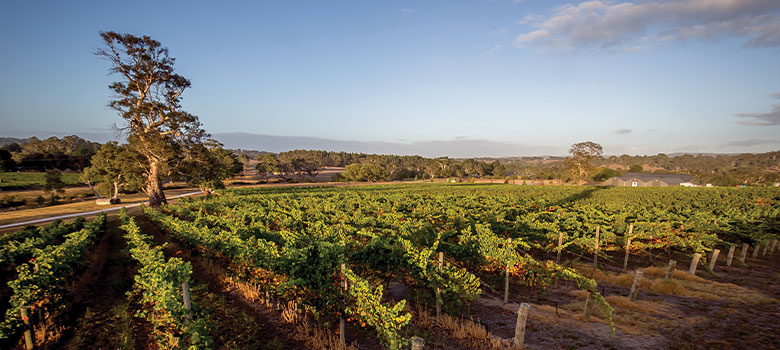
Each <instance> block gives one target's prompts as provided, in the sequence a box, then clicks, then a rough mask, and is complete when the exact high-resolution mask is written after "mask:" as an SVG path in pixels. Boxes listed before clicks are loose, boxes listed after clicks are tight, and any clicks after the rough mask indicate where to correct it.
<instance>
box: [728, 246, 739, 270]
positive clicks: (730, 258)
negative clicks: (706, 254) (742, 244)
mask: <svg viewBox="0 0 780 350" xmlns="http://www.w3.org/2000/svg"><path fill="white" fill-rule="evenodd" d="M736 248H737V246H735V245H733V244H732V245H731V248H729V253H728V255H726V266H731V261H732V260H734V250H735V249H736Z"/></svg>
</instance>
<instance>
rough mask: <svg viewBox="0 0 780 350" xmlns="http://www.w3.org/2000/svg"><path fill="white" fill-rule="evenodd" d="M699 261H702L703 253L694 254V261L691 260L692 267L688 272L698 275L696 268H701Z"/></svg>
mask: <svg viewBox="0 0 780 350" xmlns="http://www.w3.org/2000/svg"><path fill="white" fill-rule="evenodd" d="M699 259H701V253H696V254H693V260H691V267H690V268H689V269H688V272H689V273H690V274H691V275H695V274H696V267H697V266H699Z"/></svg>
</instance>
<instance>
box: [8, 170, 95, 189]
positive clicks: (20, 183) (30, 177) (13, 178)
mask: <svg viewBox="0 0 780 350" xmlns="http://www.w3.org/2000/svg"><path fill="white" fill-rule="evenodd" d="M45 179H46V173H34V172H17V173H13V172H0V190H20V189H33V188H43V184H44V182H45ZM62 182H64V183H65V186H83V185H84V181H81V174H78V173H62Z"/></svg>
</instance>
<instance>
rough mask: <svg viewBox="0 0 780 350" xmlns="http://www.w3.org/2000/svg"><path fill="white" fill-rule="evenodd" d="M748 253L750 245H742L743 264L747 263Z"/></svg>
mask: <svg viewBox="0 0 780 350" xmlns="http://www.w3.org/2000/svg"><path fill="white" fill-rule="evenodd" d="M747 251H748V244H747V243H742V259H741V260H742V262H743V263H744V262H745V259H747Z"/></svg>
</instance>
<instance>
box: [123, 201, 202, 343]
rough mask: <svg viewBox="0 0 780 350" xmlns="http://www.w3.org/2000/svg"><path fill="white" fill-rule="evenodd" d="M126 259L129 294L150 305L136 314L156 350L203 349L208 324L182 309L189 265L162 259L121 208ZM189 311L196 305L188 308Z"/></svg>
mask: <svg viewBox="0 0 780 350" xmlns="http://www.w3.org/2000/svg"><path fill="white" fill-rule="evenodd" d="M119 218H120V220H121V221H122V223H123V224H122V230H124V231H125V239H126V240H127V244H128V250H129V251H130V257H131V258H132V259H133V260H134V261H135V263H136V274H135V276H134V278H133V279H134V280H135V284H134V288H133V292H134V293H137V294H139V295H140V302H141V303H142V304H144V305H148V306H150V309H149V308H144V309H141V310H139V311H138V313H137V316H139V317H142V318H146V319H147V320H148V321H149V322H151V323H152V325H153V326H154V335H155V338H156V340H157V345H158V347H159V348H160V349H206V348H209V346H210V345H211V343H212V340H211V337H210V335H209V333H208V328H209V322H208V320H207V319H206V318H205V317H204V316H203V315H201V314H200V313H198V312H194V313H192V312H191V311H189V310H186V309H185V308H184V304H183V301H182V283H184V282H187V283H189V279H190V274H191V273H192V266H191V265H190V263H189V262H184V261H182V259H180V258H176V257H174V258H170V259H168V260H166V259H165V254H164V253H163V251H162V250H163V248H164V247H162V246H154V245H153V244H152V237H151V236H149V235H145V234H143V233H141V229H140V228H139V227H138V225H136V223H135V220H133V218H132V217H131V216H129V215H128V214H127V210H125V209H124V208H122V211H121V212H120V213H119ZM192 308H193V309H196V311H197V306H196V305H194V304H193V305H192Z"/></svg>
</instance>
